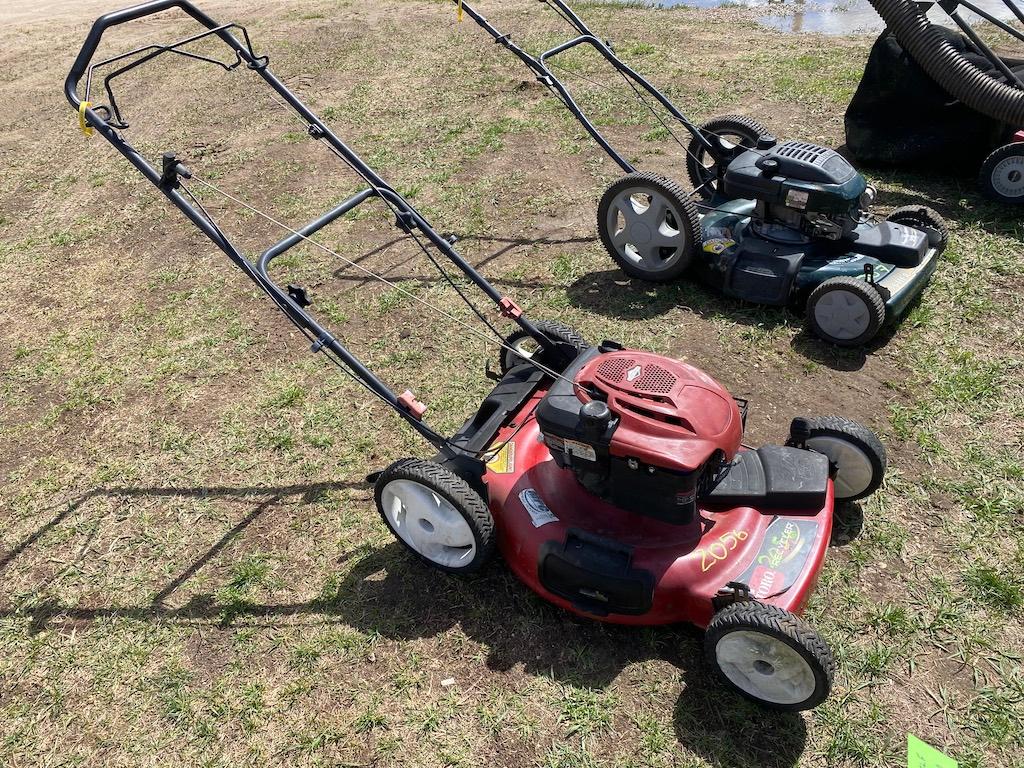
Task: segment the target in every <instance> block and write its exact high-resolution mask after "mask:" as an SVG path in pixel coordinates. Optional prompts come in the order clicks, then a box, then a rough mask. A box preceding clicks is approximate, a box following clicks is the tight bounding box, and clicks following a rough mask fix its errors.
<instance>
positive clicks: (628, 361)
mask: <svg viewBox="0 0 1024 768" xmlns="http://www.w3.org/2000/svg"><path fill="white" fill-rule="evenodd" d="M635 366H636V360H634V359H633V358H631V357H611V358H609V359H607V360H605V361H604V362H602V363H601V364H600V365H599V366H598V367H597V375H598V376H600V377H601V378H602V379H606V380H607V381H616V382H617V381H622V379H623V377H624V376H625V375H626V371H628V370H629V369H631V368H633V367H635Z"/></svg>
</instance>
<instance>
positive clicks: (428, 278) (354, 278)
mask: <svg viewBox="0 0 1024 768" xmlns="http://www.w3.org/2000/svg"><path fill="white" fill-rule="evenodd" d="M596 239H597V238H594V237H564V238H556V237H545V236H540V237H533V238H527V237H516V238H503V237H485V236H482V235H480V236H478V235H466V236H464V237H459V238H458V240H457V242H456V248H458V245H459V243H462V242H474V241H475V242H481V243H492V244H495V245H498V246H499V247H498V248H497V250H495V251H493V252H491V253H489V254H487V255H485V256H483V257H481V258H479V259H474V258H469V257H468V256H466V254H462V255H463V257H464V258H466V260H467V261H468V262H469V263H470V264H472V265H473V268H474V269H477V270H483V269H484V268H485V267H487V266H488V265H489V264H491V263H492V262H494V261H497V260H498V259H500V258H501V257H502V256H504V255H505V254H507V253H509V252H511V251H514V250H515V249H517V248H530V247H536V246H549V245H576V244H582V243H590V242H593V241H594V240H596ZM406 242H407V238H406V236H404V235H402V236H399V237H394V238H392V239H390V240H388V241H386V242H383V243H381V244H380V245H378V246H377V247H375V248H372V249H370V250H369V251H366V252H365V253H362V254H360V255H359V256H356V257H354V258H352V260H351V261H352V263H353V264H354V265H356V266H351V265H345V266H341V267H339V268H338V269H336V270H335V271H334V272H333V273H332V277H333V278H334V279H335V280H338V281H341V282H348V283H353V284H355V285H356V286H361V285H365V284H369V283H373V282H376V278H374V277H371V276H370V275H368V274H367V273H366V272H364V271H363V269H365V268H366V262H367V261H369V260H370V259H372V258H374V257H376V256H383V255H384V254H386V253H387V252H388V251H389V250H390V249H392V248H395V247H396V246H399V245H401V244H403V243H406ZM431 256H432V257H433V258H435V259H437V260H438V262H439V263H441V264H442V265H443V266H444V267H445V269H446V270H448V272H449V273H451V274H452V275H456V274H458V272H459V270H458V268H457V267H456V266H455V265H454V264H449V263H448V262H447V261H446V260H445V259H444V256H443V255H441V254H440V252H437V251H436V249H431ZM422 259H423V255H422V253H421V252H420V251H419V250H418V249H415V250H413V251H412V252H411V253H409V254H407V255H405V256H404V257H403V258H401V259H398V260H395V261H394V262H392V263H389V264H388V265H387V266H386V267H383V268H382V267H377V268H376V271H377V273H378V274H379V275H381V276H382V277H385V278H387V279H388V280H389V281H391V282H397V283H403V282H417V283H420V284H422V285H431V284H435V283H441V282H445V278H444V277H443V276H442V275H439V274H437V273H436V272H435V271H434V270H431V271H430V272H422V273H415V274H414V272H415V271H416V270H415V267H416V265H417V264H419V265H420V266H422ZM403 268H404V269H403ZM492 282H494V283H495V284H498V285H503V286H506V287H509V288H517V289H528V290H537V289H541V288H554V287H556V285H555V284H553V283H544V282H541V281H537V280H515V279H503V278H498V277H496V278H493V279H492Z"/></svg>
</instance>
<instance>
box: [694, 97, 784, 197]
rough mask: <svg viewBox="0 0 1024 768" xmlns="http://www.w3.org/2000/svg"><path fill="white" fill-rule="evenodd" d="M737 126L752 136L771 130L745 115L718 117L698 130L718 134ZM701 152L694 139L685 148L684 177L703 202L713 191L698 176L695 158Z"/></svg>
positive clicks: (699, 145) (768, 132) (767, 132)
mask: <svg viewBox="0 0 1024 768" xmlns="http://www.w3.org/2000/svg"><path fill="white" fill-rule="evenodd" d="M737 126H738V127H739V128H740V129H741V130H742V129H746V130H749V131H751V133H752V135H754V136H764V135H766V134H771V130H769V128H768V126H766V125H765V124H764V123H762V122H760V121H758V120H755V119H754V118H752V117H747V116H746V115H720V116H718V117H713V118H711V119H710V120H707V121H706V122H704V123H702V124H701V125H699V126H698V128H700V130H701V131H708V132H710V133H718V132H719V131H729V130H735V129H736V128H737ZM703 150H704V147H703V146H702V145H701V144H700V142H698V141H697V139H696V138H694V139H691V140H690V146H689V147H687V150H686V175H687V176H689V177H690V183H691V184H692V185H693V188H694V189H696V190H698V191H697V194H698V195H700V196H701V197H702V198H703V199H704V200H708V199H710V198H711V197H712V196H713V195H714V193H715V189H714V188H710V187H709V185H707V184H705V183H704V179H703V178H702V177H701V175H700V169H699V168H698V163H697V158H698V157H699V156H700V153H701V152H702V151H703Z"/></svg>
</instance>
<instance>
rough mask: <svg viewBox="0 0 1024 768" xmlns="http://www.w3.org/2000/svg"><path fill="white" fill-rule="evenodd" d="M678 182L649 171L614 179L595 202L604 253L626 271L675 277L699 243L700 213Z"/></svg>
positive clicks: (656, 278) (661, 279)
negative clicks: (596, 202) (606, 250)
mask: <svg viewBox="0 0 1024 768" xmlns="http://www.w3.org/2000/svg"><path fill="white" fill-rule="evenodd" d="M690 197H691V196H690V195H689V194H688V193H687V192H686V190H684V189H683V188H682V187H681V186H680V185H679V184H677V183H676V182H674V181H672V180H671V179H666V178H664V177H663V176H658V175H656V174H653V173H631V174H629V175H628V176H624V177H623V178H621V179H619V180H618V181H616V182H615V183H614V184H612V185H611V186H610V187H608V190H607V191H606V192H605V193H604V196H603V197H602V198H601V203H600V205H598V208H597V229H598V232H599V233H600V235H601V242H602V243H604V247H605V248H606V249H608V253H609V254H610V255H611V257H612V258H613V259H614V260H615V262H616V263H617V264H618V265H619V267H621V269H622V271H623V272H625V273H626V274H627V275H629V276H630V277H635V278H638V279H640V280H649V281H651V282H655V283H663V282H666V281H668V280H675V279H676V278H677V277H679V276H680V275H682V274H683V272H685V271H686V270H687V269H688V268H689V266H690V264H691V263H692V262H693V259H694V257H695V256H696V254H697V249H698V248H699V247H700V243H701V234H700V215H699V214H698V213H697V206H696V205H694V204H693V200H691V199H690Z"/></svg>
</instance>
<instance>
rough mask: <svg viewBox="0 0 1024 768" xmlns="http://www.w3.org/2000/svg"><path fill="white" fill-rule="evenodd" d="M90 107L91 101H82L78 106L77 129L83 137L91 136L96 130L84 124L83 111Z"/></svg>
mask: <svg viewBox="0 0 1024 768" xmlns="http://www.w3.org/2000/svg"><path fill="white" fill-rule="evenodd" d="M91 106H92V102H91V101H83V102H82V103H81V104H79V105H78V127H79V128H81V129H82V133H83V134H84V135H85V136H92V135H93V134H94V133H95V132H96V129H95V128H93V127H92V126H91V125H89V124H88V123H87V122H85V110H87V109H88V108H89V107H91Z"/></svg>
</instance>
